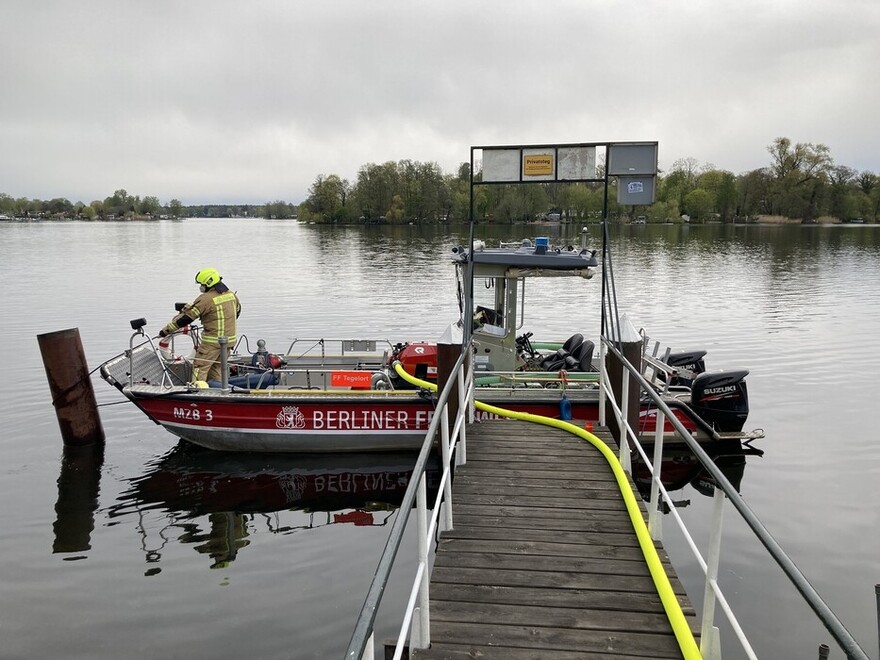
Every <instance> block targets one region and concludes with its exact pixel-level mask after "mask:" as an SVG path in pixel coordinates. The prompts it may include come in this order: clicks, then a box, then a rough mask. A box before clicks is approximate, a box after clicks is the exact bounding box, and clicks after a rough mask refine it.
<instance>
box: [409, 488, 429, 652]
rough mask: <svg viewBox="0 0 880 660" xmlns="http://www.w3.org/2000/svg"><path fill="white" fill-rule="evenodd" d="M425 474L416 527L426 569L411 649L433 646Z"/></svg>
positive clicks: (415, 617) (420, 553) (420, 554)
mask: <svg viewBox="0 0 880 660" xmlns="http://www.w3.org/2000/svg"><path fill="white" fill-rule="evenodd" d="M426 483H427V482H426V479H425V473H424V472H422V475H421V476H420V477H419V491H418V493H417V494H416V526H417V528H418V531H417V535H418V552H419V557H418V560H419V563H420V564H422V565H423V566H424V567H425V570H424V571H422V580H421V581H422V584H421V587H420V588H419V606H418V607H417V608H416V610H417V611H413V625H412V635H411V636H410V647H411V648H416V649H426V648H428V647H429V646H430V645H431V618H430V617H431V610H430V609H429V605H428V601H429V592H428V588H429V585H430V582H431V578H430V576H429V574H428V573H429V571H428V493H427V485H426Z"/></svg>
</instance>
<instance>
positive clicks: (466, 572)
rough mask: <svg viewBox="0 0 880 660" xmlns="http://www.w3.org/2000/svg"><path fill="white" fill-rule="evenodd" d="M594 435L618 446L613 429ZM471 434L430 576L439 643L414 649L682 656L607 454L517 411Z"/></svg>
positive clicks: (425, 654) (465, 654)
mask: <svg viewBox="0 0 880 660" xmlns="http://www.w3.org/2000/svg"><path fill="white" fill-rule="evenodd" d="M594 433H595V434H596V435H598V436H599V437H600V438H602V439H603V440H604V441H605V442H606V443H607V444H608V445H609V446H612V447H613V448H615V450H616V446H615V444H614V441H613V440H612V439H611V436H610V434H609V433H608V432H607V430H604V429H603V430H599V431H595V432H594ZM467 442H468V448H467V452H468V453H467V464H466V465H464V466H461V467H459V468H457V470H456V473H455V483H454V488H453V504H454V518H453V520H454V525H455V527H454V529H452V530H449V531H445V532H443V533H442V534H441V536H440V540H439V546H438V548H437V553H436V560H435V565H434V569H433V573H432V575H431V585H430V601H431V614H430V618H431V640H432V647H431V648H430V649H426V650H414V651H413V653H412V657H413V658H424V659H434V658H473V657H479V658H506V659H511V660H517V659H520V658H557V659H566V658H585V657H590V658H611V657H619V656H627V657H631V658H677V657H682V653H681V650H680V649H679V645H678V643H677V642H676V638H675V636H674V635H673V632H672V629H671V626H670V623H669V620H668V619H667V616H666V614H665V612H664V609H663V606H662V603H661V601H660V597H659V596H658V594H657V591H656V588H655V586H654V583H653V581H652V579H651V577H650V574H649V572H648V568H647V566H646V564H645V561H644V558H643V556H642V552H641V550H640V549H639V546H638V541H637V539H636V535H635V533H634V531H633V527H632V523H631V522H630V520H629V517H628V514H627V512H626V509H625V506H624V503H623V501H622V499H621V496H620V492H619V490H618V488H617V485H616V482H615V480H614V477H613V474H612V471H611V468H610V467H609V466H608V464H607V463H606V461H605V459H604V458H603V457H602V456H601V454H600V453H599V452H598V451H597V450H596V449H595V448H594V447H593V446H592V445H590V444H589V443H587V442H585V441H583V440H581V439H580V438H578V437H576V436H574V435H571V434H569V433H567V432H565V431H562V430H558V429H553V428H549V427H544V426H536V425H534V424H528V423H524V422H515V421H507V420H504V421H495V420H493V421H488V422H483V423H481V424H472V425H471V426H470V427H469V428H468V440H467ZM636 497H637V498H639V495H638V492H637V491H636ZM639 501H640V503H641V499H640V498H639ZM641 508H642V510H643V513H645V508H644V505H643V504H642V505H641ZM656 547H657V550H658V553H659V555H660V557H661V560H662V561H663V565H664V567H665V569H666V573H667V575H668V576H669V579H670V582H671V583H672V586H673V589H674V591H675V593H676V595H677V598H678V601H679V603H680V604H681V607H682V610H683V612H684V613H685V615H686V616H687V620H688V622H689V624H690V628H691V630H692V632H693V633H694V635H695V636H697V635H698V634H699V627H698V624H697V622H696V617H695V614H694V610H693V607H692V606H691V604H690V602H689V600H688V598H687V595H686V594H685V591H684V589H683V587H682V586H681V584H680V582H679V581H678V579H677V577H676V576H675V573H674V570H673V568H672V566H671V565H670V563H669V560H668V557H667V555H666V553H665V551H664V550H663V548H662V547H661V546H660V545H659V544H657V545H656Z"/></svg>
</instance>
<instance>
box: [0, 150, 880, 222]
mask: <svg viewBox="0 0 880 660" xmlns="http://www.w3.org/2000/svg"><path fill="white" fill-rule="evenodd" d="M767 152H768V154H769V163H768V164H767V165H766V166H765V167H762V168H758V169H755V170H752V171H750V172H745V173H742V174H739V175H735V174H733V173H732V172H730V171H727V170H722V169H719V168H716V167H715V166H714V165H710V164H704V165H701V164H700V163H699V162H698V161H697V160H696V159H693V158H683V159H679V160H677V161H675V163H673V165H672V167H671V168H670V169H669V171H666V172H661V173H660V174H659V176H658V182H657V201H656V202H655V203H654V204H652V205H650V206H644V207H632V206H627V207H621V206H619V205H618V204H617V202H616V191H614V190H612V191H610V192H609V195H608V202H609V209H608V211H609V216H610V217H611V218H612V219H618V220H622V219H627V218H633V217H635V216H637V215H643V216H645V218H646V220H647V221H648V222H664V221H670V220H678V219H679V218H681V217H682V216H687V217H688V218H689V219H690V220H691V221H696V222H700V221H710V220H720V221H723V222H736V221H748V220H755V219H757V218H758V217H761V216H781V217H783V218H791V219H796V220H800V221H802V222H806V223H809V222H814V221H816V220H818V219H819V218H823V217H831V218H834V219H837V220H841V221H847V220H852V219H856V218H860V219H864V220H868V221H876V220H877V219H878V217H880V177H878V175H877V174H874V173H873V172H868V171H865V172H858V171H857V170H854V169H852V168H850V167H847V166H845V165H837V164H835V163H834V160H833V158H832V157H831V152H830V150H829V148H828V147H827V146H825V145H822V144H812V143H792V142H791V140H789V139H788V138H785V137H779V138H776V139H775V140H774V141H773V142H772V143H771V144H770V145H768V147H767ZM602 168H603V164H602V163H600V164H599V170H600V171H599V173H598V175H597V176H598V177H602V176H603V175H604V170H603V169H602ZM479 177H480V172H479V171H478V172H476V174H475V180H479ZM612 185H615V184H614V182H613V181H612ZM603 205H604V191H603V187H602V185H601V184H599V183H575V184H559V183H533V184H525V185H492V186H477V187H476V188H475V190H474V217H475V219H476V220H477V221H478V222H492V223H512V222H528V221H533V220H538V219H543V218H547V217H554V214H555V216H556V217H558V218H559V219H561V220H563V221H571V222H591V221H593V222H596V221H598V220H599V218H600V217H601V215H602V211H603ZM0 215H6V216H12V217H55V218H70V217H78V218H86V219H117V218H140V217H148V218H155V217H177V218H184V217H271V218H282V219H288V218H296V219H298V220H300V221H303V222H314V223H327V224H358V223H360V224H385V223H387V224H409V223H413V224H420V223H451V222H466V221H467V220H468V219H469V217H470V164H469V163H462V164H461V165H460V166H459V168H458V171H457V172H455V173H452V174H448V173H444V172H443V171H442V170H441V168H440V166H439V165H438V164H437V163H433V162H429V163H421V162H419V161H413V160H401V161H398V162H393V161H389V162H386V163H383V164H376V163H368V164H365V165H363V166H361V167H360V169H359V170H358V173H357V179H356V180H355V181H354V182H350V181H348V180H347V179H344V178H342V177H340V176H339V175H336V174H329V175H324V174H319V175H318V176H317V177H316V178H315V180H314V182H313V183H312V185H311V186H310V187H309V189H308V195H307V197H306V199H305V201H303V202H302V203H301V204H299V205H295V204H292V203H290V202H286V201H283V200H276V201H273V202H266V203H265V204H262V205H249V204H241V205H232V204H207V205H189V206H187V205H184V204H182V203H181V202H180V201H179V200H177V199H172V200H170V201H169V202H168V203H166V204H164V205H163V204H161V203H160V202H159V200H158V199H157V198H156V197H152V196H146V197H143V198H142V197H140V196H137V195H130V194H129V193H128V192H127V191H126V190H124V189H120V190H117V191H115V192H114V193H113V195H111V196H109V197H107V198H105V199H103V200H95V201H92V202H90V203H89V204H83V203H82V202H76V203H72V202H70V201H69V200H67V199H63V198H55V199H51V200H38V199H33V200H30V199H25V198H21V199H15V198H12V197H10V196H9V195H5V194H2V193H0Z"/></svg>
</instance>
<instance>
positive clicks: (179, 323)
mask: <svg viewBox="0 0 880 660" xmlns="http://www.w3.org/2000/svg"><path fill="white" fill-rule="evenodd" d="M240 314H241V303H240V302H239V300H238V296H236V295H235V293H234V292H232V291H230V290H229V287H227V286H226V285H225V284H223V282H219V283H218V284H215V285H214V286H213V287H211V288H210V289H208V290H207V291H205V293H202V294H200V295H199V297H198V298H196V299H195V300H194V301H193V302H192V303H191V304H189V305H187V306H186V307H184V308H183V309H182V310H181V311H180V314H178V315H177V316H175V317H174V318H173V319H171V321H170V322H169V323H168V325H166V326H165V332H167V333H172V332H177V331H178V330H180V329H181V328H183V327H186V326H188V325H189V324H190V323H192V322H193V321H195V320H196V319H201V320H202V341H203V342H205V343H206V344H217V343H219V341H218V338H219V337H223V336H224V335H225V336H226V338H227V339H228V340H229V345H230V346H231V345H232V344H234V343H235V341H236V339H237V337H236V335H235V320H236V319H237V318H238V316H239V315H240Z"/></svg>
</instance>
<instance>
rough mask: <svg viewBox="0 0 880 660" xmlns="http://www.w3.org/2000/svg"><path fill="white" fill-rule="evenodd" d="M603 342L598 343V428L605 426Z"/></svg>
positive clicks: (605, 374) (606, 374)
mask: <svg viewBox="0 0 880 660" xmlns="http://www.w3.org/2000/svg"><path fill="white" fill-rule="evenodd" d="M606 350H607V349H606V346H605V342H604V341H599V426H606V424H605V381H606V380H607V379H608V373H607V372H606V371H605V351H606Z"/></svg>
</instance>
